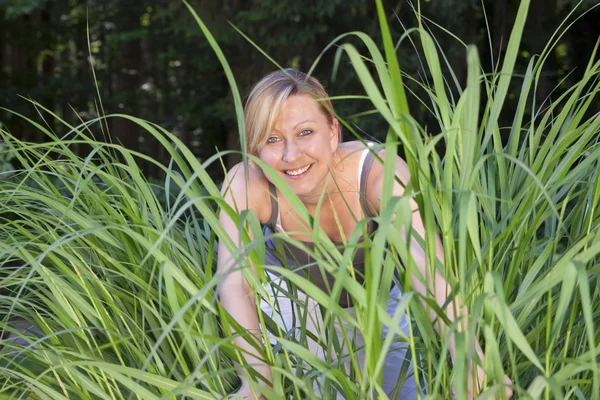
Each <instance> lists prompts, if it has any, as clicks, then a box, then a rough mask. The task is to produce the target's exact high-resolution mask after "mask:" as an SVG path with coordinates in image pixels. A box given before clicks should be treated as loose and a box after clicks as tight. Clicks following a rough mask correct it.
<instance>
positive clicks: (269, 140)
mask: <svg viewBox="0 0 600 400" xmlns="http://www.w3.org/2000/svg"><path fill="white" fill-rule="evenodd" d="M278 140H279V138H278V137H277V136H271V137H270V138H268V139H267V143H277V141H278Z"/></svg>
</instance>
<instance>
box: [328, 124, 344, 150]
mask: <svg viewBox="0 0 600 400" xmlns="http://www.w3.org/2000/svg"><path fill="white" fill-rule="evenodd" d="M329 135H330V136H329V143H330V144H331V152H332V153H333V152H334V151H336V150H337V147H338V145H339V144H340V140H341V136H342V135H341V130H340V124H339V122H338V120H337V119H336V118H333V120H332V121H331V131H330V132H329Z"/></svg>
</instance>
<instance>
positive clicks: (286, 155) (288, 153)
mask: <svg viewBox="0 0 600 400" xmlns="http://www.w3.org/2000/svg"><path fill="white" fill-rule="evenodd" d="M300 157H302V152H301V151H300V149H299V148H298V146H297V145H296V144H294V143H292V142H290V141H287V142H286V143H285V147H284V149H283V157H282V159H283V161H285V162H286V163H293V162H295V161H296V160H298V159H299V158H300Z"/></svg>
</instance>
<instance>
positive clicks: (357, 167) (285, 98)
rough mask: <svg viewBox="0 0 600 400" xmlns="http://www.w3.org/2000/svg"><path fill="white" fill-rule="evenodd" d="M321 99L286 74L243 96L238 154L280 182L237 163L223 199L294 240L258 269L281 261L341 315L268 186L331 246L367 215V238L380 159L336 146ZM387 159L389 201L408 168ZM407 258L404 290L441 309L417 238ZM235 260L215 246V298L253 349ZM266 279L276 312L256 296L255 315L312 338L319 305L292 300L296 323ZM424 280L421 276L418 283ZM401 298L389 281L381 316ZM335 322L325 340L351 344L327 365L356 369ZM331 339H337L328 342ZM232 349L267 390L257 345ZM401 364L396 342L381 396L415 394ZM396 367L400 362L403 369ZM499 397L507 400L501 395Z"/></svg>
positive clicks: (441, 292) (357, 268)
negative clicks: (242, 143)
mask: <svg viewBox="0 0 600 400" xmlns="http://www.w3.org/2000/svg"><path fill="white" fill-rule="evenodd" d="M326 97H327V93H326V92H325V90H324V89H323V87H322V86H321V84H320V83H319V82H318V81H317V80H316V79H314V78H312V77H308V76H306V75H305V74H303V73H301V72H298V71H295V70H292V69H287V70H283V71H276V72H274V73H272V74H270V75H268V76H266V77H265V78H263V79H262V80H261V81H260V82H258V83H257V85H256V86H255V87H254V89H253V90H252V92H251V93H250V95H249V98H248V100H247V104H246V109H245V117H246V126H247V131H248V146H247V151H248V152H249V153H250V154H252V155H255V156H257V157H258V159H260V161H261V162H262V163H263V164H265V165H266V166H267V167H270V169H272V170H273V171H274V173H275V174H276V175H275V176H276V177H278V178H279V179H273V176H271V177H269V176H268V175H267V174H266V173H265V171H263V169H261V167H259V166H258V165H257V163H254V162H250V163H248V166H247V169H244V165H243V164H239V165H237V166H235V167H234V168H232V169H231V170H230V171H229V173H228V176H227V179H226V181H225V184H224V186H223V189H222V192H223V194H224V197H225V200H226V201H227V202H228V204H229V205H230V206H231V207H232V208H233V209H234V210H236V211H237V212H238V213H241V212H242V211H245V210H249V211H252V212H253V213H254V214H255V215H256V216H257V217H258V219H259V220H260V222H261V223H262V224H263V225H264V226H265V232H267V233H268V234H271V233H273V232H275V233H277V234H281V235H285V237H287V238H290V239H291V240H292V241H295V243H297V245H286V246H281V247H283V251H279V250H278V249H281V247H279V246H277V243H275V242H274V241H273V240H271V239H269V240H267V243H266V244H267V246H266V247H267V257H266V263H267V265H280V264H281V261H284V263H283V264H285V265H286V266H288V267H290V268H293V269H294V270H295V271H296V272H298V273H300V274H305V275H307V276H308V278H309V279H310V280H311V281H312V282H314V284H315V285H316V286H317V287H318V288H319V289H320V290H322V291H323V292H324V293H326V294H327V295H328V296H330V297H335V298H334V299H333V301H334V302H337V303H338V305H339V306H340V307H341V308H342V309H343V310H344V311H345V312H347V313H348V315H354V310H353V307H352V306H353V297H352V295H351V294H350V293H349V292H348V291H347V290H341V292H340V291H339V290H338V291H335V290H333V289H332V288H333V286H334V285H335V283H336V279H335V277H334V276H333V274H331V273H323V271H322V269H320V268H319V265H317V264H318V263H317V262H316V261H315V259H314V258H313V257H312V256H311V254H313V253H314V252H313V250H314V249H315V244H314V243H313V242H312V238H313V233H314V232H313V230H312V229H310V227H309V226H308V225H307V224H306V222H305V221H304V220H303V218H301V215H300V213H299V212H298V211H297V209H295V208H294V207H293V206H292V203H293V202H292V201H290V200H291V199H290V198H288V197H286V196H285V195H283V194H282V192H281V191H280V190H279V189H278V188H277V187H276V186H275V184H274V182H273V181H274V180H277V181H281V180H283V182H284V183H285V184H287V185H288V186H289V188H290V189H291V191H292V192H293V193H294V194H295V195H296V196H297V198H298V199H299V200H300V201H301V202H302V203H303V205H304V207H306V209H307V210H308V212H309V213H310V214H311V216H312V217H313V218H314V219H315V220H316V222H315V223H316V224H317V223H318V226H319V228H320V230H321V231H322V232H323V233H324V234H326V235H327V236H328V238H329V239H330V240H331V241H332V242H333V244H334V245H336V246H338V248H341V247H344V246H345V245H347V243H348V240H347V238H349V237H351V236H352V234H353V232H354V231H355V229H356V228H357V226H360V225H359V224H360V221H362V220H364V219H365V218H368V220H367V221H368V222H367V223H366V224H365V226H366V232H365V233H367V234H369V233H372V232H373V231H374V230H375V228H376V224H375V221H376V217H377V214H378V212H379V208H380V199H381V195H382V192H383V180H382V177H383V165H382V164H381V163H380V162H374V161H375V154H377V155H378V157H380V158H381V159H385V157H386V155H385V152H384V151H382V150H381V149H378V148H377V147H376V146H373V144H372V143H369V144H367V145H365V143H363V142H360V141H353V142H347V143H340V129H339V123H338V121H337V119H336V118H335V116H334V112H333V108H332V105H331V103H330V102H329V101H328V100H323V99H326ZM388 157H389V156H388ZM391 157H393V160H394V161H395V173H396V176H397V178H398V179H399V182H395V183H394V184H393V191H392V194H393V195H394V196H403V195H404V184H406V183H407V182H408V181H409V179H410V176H409V173H408V168H407V166H406V163H405V162H404V161H403V160H402V159H401V158H399V157H398V156H396V155H395V154H394V155H391ZM246 176H247V180H246ZM408 201H409V203H410V205H411V207H412V211H413V217H412V229H413V230H414V231H415V232H416V233H417V234H419V235H420V236H421V237H424V236H425V233H424V228H423V223H422V221H421V218H420V216H419V212H418V210H417V206H416V203H414V201H412V199H409V200H408ZM220 221H221V224H222V225H223V227H224V228H225V230H226V231H227V233H228V234H229V235H230V237H231V238H232V239H233V242H234V243H237V244H240V243H241V241H240V232H239V228H238V226H237V224H236V223H234V222H233V220H232V219H231V217H230V216H229V215H228V214H227V213H225V212H223V213H221V216H220ZM363 239H365V238H364V237H363V236H361V239H360V240H359V243H358V244H357V245H356V251H355V253H354V256H353V260H352V262H351V265H350V266H349V268H350V269H351V270H352V276H353V279H354V280H355V281H356V282H357V283H358V284H361V285H363V284H364V283H365V281H366V280H368V279H370V277H369V276H367V273H368V269H367V268H365V251H366V249H365V245H364V243H363V242H364V240H363ZM365 240H366V239H365ZM365 243H366V242H365ZM439 243H440V242H439V240H438V244H437V248H436V253H437V256H438V258H439V259H440V260H441V261H443V249H442V248H441V245H440V244H439ZM410 251H411V254H412V257H413V259H414V260H415V263H416V264H417V267H418V268H417V271H415V272H413V273H412V274H411V276H410V281H411V284H412V287H413V288H414V289H415V291H417V292H418V293H419V294H421V295H422V296H423V297H430V298H431V297H433V298H435V300H436V302H437V303H438V304H439V305H440V308H442V309H443V308H444V307H445V303H446V302H447V299H448V297H449V295H450V293H451V289H450V287H449V286H448V284H447V283H446V281H445V280H444V278H443V277H442V276H441V275H440V274H439V273H436V274H435V276H428V274H427V273H426V265H425V264H426V263H425V258H426V257H425V253H424V251H423V249H422V248H421V247H420V245H418V244H417V241H416V240H413V241H411V244H410ZM237 263H238V262H236V260H234V259H233V257H232V255H231V252H230V251H229V250H228V248H227V247H226V246H225V244H224V243H222V242H221V243H220V244H219V254H218V271H219V273H220V274H221V276H222V281H221V283H220V285H219V296H220V301H221V304H222V305H223V307H224V308H225V309H226V310H227V311H228V312H229V313H230V314H231V316H232V317H233V319H234V320H235V321H237V322H238V323H239V324H240V325H241V326H242V327H244V328H245V330H247V331H249V332H253V333H254V334H255V336H256V338H257V340H256V343H262V340H261V339H259V338H260V334H259V333H260V324H259V318H258V315H257V301H256V296H255V294H254V293H253V291H252V289H251V287H250V285H249V284H248V282H247V280H246V278H245V277H244V275H243V273H242V271H241V268H239V267H238V265H237ZM340 268H342V267H340ZM344 268H345V267H344ZM268 276H269V278H271V282H270V285H269V290H268V292H269V294H270V296H271V297H272V298H276V299H277V304H278V306H277V307H273V306H272V305H273V304H274V303H273V301H270V299H264V300H263V301H262V303H260V304H261V308H262V310H263V311H264V312H265V313H266V314H267V315H268V316H269V317H271V318H273V319H274V320H275V321H277V322H278V323H279V324H280V326H281V327H282V328H283V330H284V332H286V333H287V334H291V335H292V336H296V333H295V332H310V333H311V334H314V337H319V332H320V331H321V329H322V327H323V325H324V322H323V318H322V317H321V313H320V305H319V304H318V303H317V302H315V301H314V300H313V299H311V298H310V297H307V296H306V295H304V294H303V293H299V294H298V295H297V299H300V300H301V302H304V313H305V314H304V317H303V318H302V317H300V318H299V316H301V315H302V312H301V311H300V310H297V309H296V308H297V307H296V302H295V301H292V300H291V298H290V293H291V292H293V293H296V292H294V290H293V288H289V287H288V285H287V284H286V282H285V281H284V280H283V279H282V277H280V276H278V275H274V274H268ZM425 276H427V279H425V278H424V277H425ZM388 288H389V286H388ZM336 296H337V297H336ZM297 299H296V300H297ZM401 299H402V293H401V291H400V289H399V287H398V286H397V285H395V284H393V285H392V287H391V289H390V293H389V300H388V302H387V307H386V311H387V313H388V314H389V316H394V315H395V314H396V309H397V307H398V302H399V301H400V300H401ZM271 300H272V299H271ZM461 309H462V307H461V306H460V305H459V304H455V302H451V305H450V306H449V307H447V308H446V314H447V317H448V319H449V320H450V321H453V320H454V319H456V318H457V317H461V318H462V317H466V313H464V312H461V311H460V310H461ZM306 310H309V314H310V315H308V316H307V315H306ZM431 320H432V321H436V322H435V326H436V328H437V330H438V332H440V333H441V334H444V333H445V332H446V328H447V327H446V325H445V324H443V323H442V322H439V319H438V318H437V314H435V313H434V312H433V311H432V312H431ZM302 321H303V322H302ZM396 321H399V328H400V330H401V331H403V332H405V333H408V328H409V322H408V320H407V318H406V315H401V318H400V319H399V320H398V319H397V320H396ZM299 325H302V326H299ZM334 325H335V330H334V331H333V332H335V333H334V334H331V333H330V334H329V335H326V340H327V341H330V340H338V341H339V342H342V343H344V342H345V343H350V345H348V346H347V347H346V348H345V350H342V351H338V352H337V354H335V355H334V357H333V358H334V359H340V360H341V359H344V360H348V359H353V358H354V356H356V359H357V360H358V363H359V364H360V366H359V369H360V370H362V369H363V368H364V361H365V350H364V349H365V348H366V346H365V345H364V342H363V339H362V335H361V328H360V327H359V328H358V329H357V328H356V326H350V324H347V323H344V322H342V321H337V322H335V323H334ZM388 329H391V327H390V326H383V328H382V333H381V334H382V336H383V337H386V336H387V333H388ZM393 331H395V332H399V330H398V327H393ZM330 332H331V331H330ZM332 335H333V336H337V339H336V338H335V337H333V336H332ZM348 338H350V340H348ZM235 342H236V344H237V345H238V346H239V347H240V348H241V349H243V350H244V354H245V355H244V357H245V358H244V360H243V361H244V364H247V365H252V366H253V367H254V369H255V370H256V371H257V372H258V373H260V374H261V375H262V376H263V377H264V378H265V380H264V382H266V383H267V385H266V386H267V387H269V386H271V383H272V373H271V370H270V369H269V367H268V366H267V365H266V364H265V362H264V360H261V359H259V357H258V353H257V349H256V347H255V346H256V343H255V344H254V345H252V344H251V343H250V342H249V341H248V338H242V337H237V338H236V339H235ZM306 344H307V346H308V347H309V349H310V351H311V353H312V354H317V355H319V356H320V357H322V358H325V356H324V349H323V348H322V343H321V344H317V342H316V341H315V340H313V339H310V340H307V341H306ZM259 346H260V345H259ZM326 347H327V346H326ZM454 352H455V349H454V345H453V342H452V343H451V345H450V353H451V354H452V355H453V354H454ZM406 359H407V352H406V344H405V343H402V342H400V341H398V340H395V341H394V343H393V344H392V345H391V347H390V350H389V352H388V354H387V355H386V357H385V363H384V365H385V367H384V368H383V373H382V374H383V381H382V383H381V387H380V390H382V391H383V392H385V394H386V395H387V396H389V395H391V394H392V393H394V391H395V393H396V394H395V396H394V398H398V399H412V398H416V397H417V393H418V392H419V389H418V387H417V385H416V382H415V378H414V374H413V373H412V364H411V363H410V362H407V361H405V360H406ZM345 363H346V369H347V368H350V367H351V366H350V361H345ZM403 364H405V368H404V369H403V368H402V366H403ZM406 366H408V370H406ZM407 371H408V373H407ZM477 372H478V373H477V374H476V375H477V377H478V378H479V379H481V381H482V380H483V371H482V370H478V371H477ZM239 374H240V377H241V379H242V386H241V388H240V390H239V392H238V394H239V395H240V396H241V397H243V398H253V392H252V389H251V387H252V385H251V384H250V375H248V373H247V371H245V370H244V369H243V368H242V367H240V368H239ZM403 377H404V378H406V377H407V379H406V380H405V381H404V383H403V384H402V383H400V384H398V382H399V380H400V381H402V380H403ZM508 382H510V381H508ZM472 384H473V382H471V385H472ZM272 386H273V387H275V386H277V385H275V384H273V385H272ZM397 386H398V387H397ZM325 390H327V388H325ZM373 390H376V389H373ZM475 390H476V389H475ZM342 391H343V390H342ZM507 393H508V394H509V397H510V392H507ZM348 395H350V396H351V394H349V393H344V394H342V393H339V394H338V398H342V397H341V396H343V397H347V396H348Z"/></svg>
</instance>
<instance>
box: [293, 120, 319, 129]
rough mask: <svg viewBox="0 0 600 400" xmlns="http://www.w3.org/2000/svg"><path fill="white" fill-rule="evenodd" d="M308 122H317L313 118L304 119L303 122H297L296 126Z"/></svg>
mask: <svg viewBox="0 0 600 400" xmlns="http://www.w3.org/2000/svg"><path fill="white" fill-rule="evenodd" d="M307 122H315V121H314V120H312V119H306V120H304V121H302V122H298V123H297V124H296V126H298V125H302V124H305V123H307ZM296 126H294V128H295V127H296Z"/></svg>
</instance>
